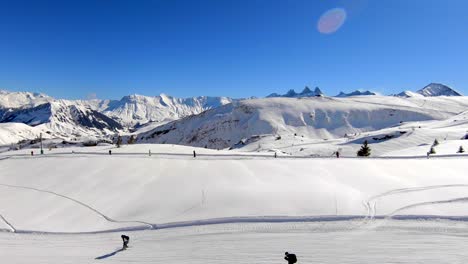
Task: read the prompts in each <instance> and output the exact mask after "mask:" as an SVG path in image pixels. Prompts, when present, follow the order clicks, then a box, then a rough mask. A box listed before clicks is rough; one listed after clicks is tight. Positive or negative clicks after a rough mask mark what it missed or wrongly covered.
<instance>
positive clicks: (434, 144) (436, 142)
mask: <svg viewBox="0 0 468 264" xmlns="http://www.w3.org/2000/svg"><path fill="white" fill-rule="evenodd" d="M437 145H439V141H438V140H437V138H436V139H435V140H434V143H433V144H432V146H433V147H435V146H437Z"/></svg>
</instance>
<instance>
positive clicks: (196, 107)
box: [101, 94, 233, 126]
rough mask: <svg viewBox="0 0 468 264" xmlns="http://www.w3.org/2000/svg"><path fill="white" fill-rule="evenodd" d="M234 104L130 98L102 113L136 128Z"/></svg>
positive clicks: (204, 99) (198, 99)
mask: <svg viewBox="0 0 468 264" xmlns="http://www.w3.org/2000/svg"><path fill="white" fill-rule="evenodd" d="M232 101H233V100H232V99H231V98H228V97H208V96H199V97H191V98H176V97H172V96H168V95H165V94H161V95H160V96H154V97H150V96H142V95H130V96H125V97H123V98H122V99H121V100H120V101H111V102H109V103H108V105H107V107H105V108H102V106H101V109H102V110H101V111H102V113H104V114H106V115H107V116H109V117H112V118H115V119H116V120H118V121H120V122H121V123H123V124H126V125H129V126H133V125H136V124H145V123H148V122H168V121H173V120H176V119H179V118H182V117H186V116H189V115H194V114H199V113H201V112H203V111H205V110H208V109H211V108H216V107H218V106H221V105H225V104H228V103H231V102H232Z"/></svg>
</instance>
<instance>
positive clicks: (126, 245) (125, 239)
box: [120, 235, 130, 249]
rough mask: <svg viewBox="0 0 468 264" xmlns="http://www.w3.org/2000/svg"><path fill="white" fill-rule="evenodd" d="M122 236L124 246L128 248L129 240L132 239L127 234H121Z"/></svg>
mask: <svg viewBox="0 0 468 264" xmlns="http://www.w3.org/2000/svg"><path fill="white" fill-rule="evenodd" d="M120 237H121V238H122V241H123V246H122V248H124V249H125V248H128V242H129V241H130V238H129V237H128V236H126V235H121V236H120Z"/></svg>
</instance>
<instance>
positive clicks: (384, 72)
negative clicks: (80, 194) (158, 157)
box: [0, 0, 468, 99]
mask: <svg viewBox="0 0 468 264" xmlns="http://www.w3.org/2000/svg"><path fill="white" fill-rule="evenodd" d="M337 7H339V8H343V9H344V10H345V11H346V14H347V17H346V20H345V21H344V24H343V25H342V26H341V28H339V29H338V30H337V31H336V32H334V33H332V34H322V33H320V32H319V31H318V30H317V23H318V20H319V18H320V17H321V16H322V14H323V13H325V12H326V11H327V10H330V9H332V8H337ZM0 37H1V39H0V89H7V90H12V91H21V90H23V91H24V90H26V91H37V92H43V93H47V94H49V95H51V96H54V97H59V98H70V99H77V98H86V97H87V96H88V95H89V94H96V95H97V97H98V98H112V99H118V98H120V97H121V96H124V95H128V94H133V93H137V94H143V95H158V94H160V93H166V94H170V95H173V96H177V97H190V96H195V95H213V96H217V95H225V96H231V97H248V96H259V97H260V96H266V95H268V94H269V93H272V92H280V93H284V92H286V91H287V90H288V89H296V90H297V91H299V90H302V89H303V87H304V86H305V85H308V86H310V87H311V88H313V87H315V86H319V87H320V88H321V89H322V90H323V91H324V92H325V93H326V94H328V95H335V94H337V93H338V92H339V91H340V90H344V91H351V90H355V89H370V90H374V91H378V92H381V93H384V94H389V93H395V92H400V91H402V90H417V89H419V88H422V87H423V86H424V85H426V84H428V83H430V82H442V83H445V84H448V85H450V86H452V87H453V88H455V89H457V90H459V91H461V92H462V93H464V94H465V95H468V1H466V0H445V1H444V0H342V1H334V0H320V1H319V0H283V1H279V0H197V1H192V0H185V1H182V0H159V1H158V0H154V1H145V0H137V1H117V0H112V1H105V0H89V1H88V0H80V1H78V0H76V1H65V0H60V1H48V0H41V1H38V0H30V1H24V0H8V1H7V0H0Z"/></svg>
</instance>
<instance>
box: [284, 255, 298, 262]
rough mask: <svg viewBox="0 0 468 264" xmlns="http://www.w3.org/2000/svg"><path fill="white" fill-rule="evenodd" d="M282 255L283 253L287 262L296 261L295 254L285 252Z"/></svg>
mask: <svg viewBox="0 0 468 264" xmlns="http://www.w3.org/2000/svg"><path fill="white" fill-rule="evenodd" d="M284 255H285V257H284V259H285V260H286V261H287V262H288V264H294V263H296V262H297V258H296V255H294V254H290V253H288V252H285V253H284Z"/></svg>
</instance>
